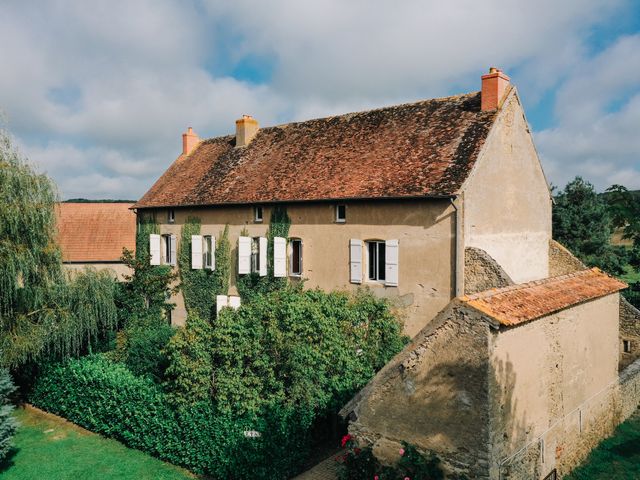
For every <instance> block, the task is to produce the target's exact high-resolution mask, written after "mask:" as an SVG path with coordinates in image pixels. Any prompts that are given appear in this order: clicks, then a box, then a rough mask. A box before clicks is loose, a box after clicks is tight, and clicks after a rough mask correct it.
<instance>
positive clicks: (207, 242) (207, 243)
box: [202, 235, 211, 267]
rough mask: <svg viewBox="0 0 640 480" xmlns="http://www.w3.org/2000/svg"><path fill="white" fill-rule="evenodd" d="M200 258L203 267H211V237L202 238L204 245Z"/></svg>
mask: <svg viewBox="0 0 640 480" xmlns="http://www.w3.org/2000/svg"><path fill="white" fill-rule="evenodd" d="M202 257H203V262H204V266H205V267H211V237H210V236H209V235H207V236H205V237H204V245H203V246H202Z"/></svg>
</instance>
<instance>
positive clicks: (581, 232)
mask: <svg viewBox="0 0 640 480" xmlns="http://www.w3.org/2000/svg"><path fill="white" fill-rule="evenodd" d="M612 225H613V223H612V218H611V216H610V214H609V210H608V208H607V204H606V203H605V201H604V200H603V199H602V198H601V197H600V196H598V194H597V193H596V191H595V189H594V187H593V185H592V184H590V183H589V182H586V181H585V180H583V179H582V178H580V177H576V178H575V179H574V180H572V181H571V182H569V183H568V184H567V186H566V187H565V188H564V190H562V191H561V192H560V193H558V195H556V197H555V205H554V208H553V238H554V239H556V240H557V241H558V242H560V243H561V244H563V245H564V246H565V247H567V248H568V249H569V250H570V251H571V252H572V253H573V254H574V255H576V256H577V257H578V258H579V259H580V260H582V261H583V262H584V263H585V264H587V265H589V266H595V267H599V268H601V269H603V270H605V271H607V272H609V273H612V274H621V273H623V272H624V261H623V259H624V256H625V255H624V252H623V251H622V250H621V249H620V248H616V247H613V246H612V245H611V244H610V243H609V241H610V238H611V233H612Z"/></svg>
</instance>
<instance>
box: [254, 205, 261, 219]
mask: <svg viewBox="0 0 640 480" xmlns="http://www.w3.org/2000/svg"><path fill="white" fill-rule="evenodd" d="M254 213H255V218H254V219H255V221H256V222H261V221H262V207H256V208H255V209H254Z"/></svg>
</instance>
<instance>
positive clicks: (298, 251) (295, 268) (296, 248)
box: [289, 238, 302, 277]
mask: <svg viewBox="0 0 640 480" xmlns="http://www.w3.org/2000/svg"><path fill="white" fill-rule="evenodd" d="M290 245H291V262H289V265H290V273H291V275H293V276H296V277H300V276H302V240H300V239H299V238H294V239H291V242H290Z"/></svg>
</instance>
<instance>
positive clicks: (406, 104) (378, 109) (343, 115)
mask: <svg viewBox="0 0 640 480" xmlns="http://www.w3.org/2000/svg"><path fill="white" fill-rule="evenodd" d="M479 93H480V91H479V90H478V91H475V92H467V93H458V94H456V95H448V96H446V97H434V98H424V99H422V100H415V101H413V102H404V103H395V104H392V105H387V106H384V107H376V108H370V109H367V110H356V111H353V112H345V113H339V114H336V115H328V116H326V117H315V118H308V119H306V120H297V121H293V122H286V123H279V124H276V125H269V126H267V127H260V128H259V129H258V134H259V133H260V132H261V131H269V130H274V129H281V128H288V127H292V126H295V125H300V124H303V123H312V122H318V121H322V120H332V119H336V118H346V117H350V116H356V115H365V114H369V113H373V112H382V111H385V110H391V109H394V108H403V107H409V106H412V105H420V104H424V103H428V102H439V101H442V102H444V101H450V100H452V99H455V98H462V97H467V96H469V97H471V96H473V95H478V94H479ZM226 137H230V138H234V137H235V135H234V134H233V133H229V134H226V135H218V136H217V137H208V138H203V139H202V142H209V141H215V140H221V139H223V138H226Z"/></svg>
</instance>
